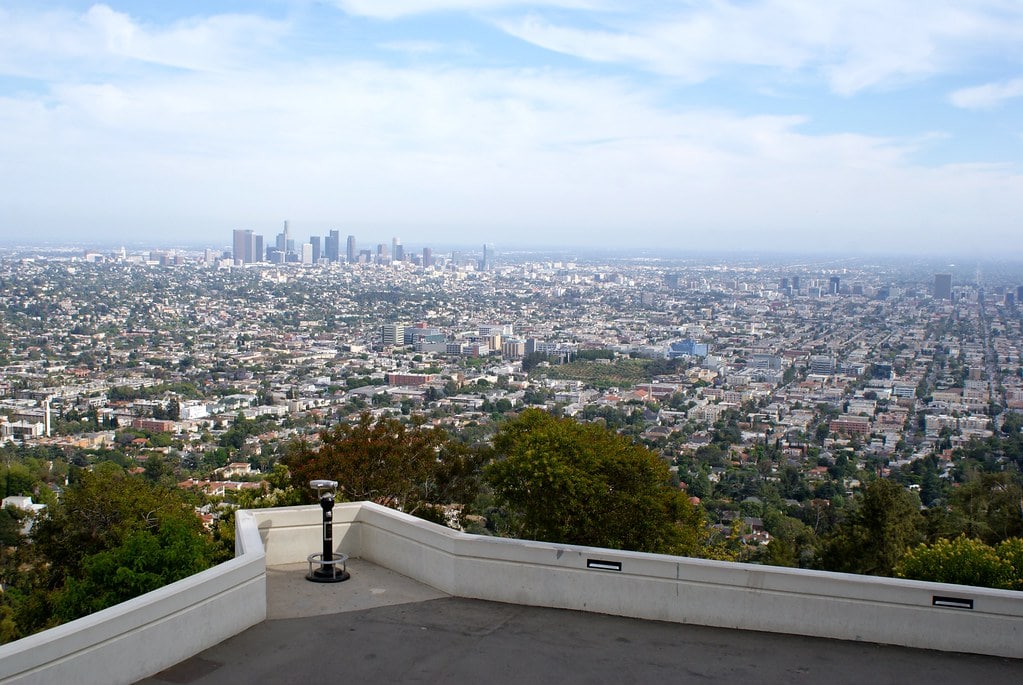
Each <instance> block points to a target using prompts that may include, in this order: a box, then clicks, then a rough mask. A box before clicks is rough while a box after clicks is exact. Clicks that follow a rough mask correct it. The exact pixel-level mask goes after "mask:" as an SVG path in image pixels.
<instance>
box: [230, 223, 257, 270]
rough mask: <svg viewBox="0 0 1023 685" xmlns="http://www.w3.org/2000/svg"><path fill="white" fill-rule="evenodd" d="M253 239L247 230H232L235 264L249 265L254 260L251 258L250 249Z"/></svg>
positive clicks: (250, 232)
mask: <svg viewBox="0 0 1023 685" xmlns="http://www.w3.org/2000/svg"><path fill="white" fill-rule="evenodd" d="M254 242H255V239H254V238H253V234H252V231H251V230H249V229H241V228H236V229H235V230H234V254H233V258H234V261H235V263H236V264H251V263H252V262H254V261H255V260H254V259H253V256H252V247H253V243H254Z"/></svg>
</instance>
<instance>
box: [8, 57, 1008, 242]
mask: <svg viewBox="0 0 1023 685" xmlns="http://www.w3.org/2000/svg"><path fill="white" fill-rule="evenodd" d="M49 98H50V100H52V101H48V102H45V103H44V102H43V101H42V100H41V99H40V100H34V99H32V98H29V97H27V96H26V97H22V98H18V99H8V100H4V101H0V150H3V151H4V156H5V159H9V160H17V163H16V164H10V165H5V167H4V168H3V169H2V170H0V185H2V186H3V187H4V188H5V193H4V199H2V200H0V209H2V210H3V213H4V214H5V215H7V216H9V217H12V218H13V219H18V218H19V217H23V218H24V220H25V221H28V222H30V223H43V222H49V223H54V222H57V223H60V221H61V220H62V217H75V218H74V219H73V220H72V223H73V225H75V226H78V227H79V228H81V230H99V228H98V227H99V226H103V227H105V228H108V229H109V228H114V227H120V228H121V229H122V230H125V231H127V230H129V227H133V226H136V225H139V226H144V227H147V228H148V229H150V230H152V231H157V230H158V231H160V232H162V233H165V234H179V235H180V234H182V233H183V232H184V231H185V230H187V229H188V227H200V228H203V229H205V230H204V232H203V233H202V234H201V235H195V236H193V237H208V236H209V235H210V234H211V232H212V233H213V234H215V233H216V231H224V235H225V236H226V235H228V233H227V230H228V228H229V227H236V226H237V225H239V224H244V225H250V226H251V227H253V228H257V229H259V230H263V229H262V228H261V224H260V223H259V222H260V221H265V220H267V218H268V217H269V218H271V221H270V224H271V225H273V223H274V222H276V220H277V219H278V218H281V217H283V216H284V215H288V216H289V217H290V218H291V219H293V220H294V221H295V223H296V226H299V225H302V226H305V227H308V230H309V231H310V232H311V233H315V232H316V231H317V230H324V229H325V228H326V227H328V225H329V224H332V223H334V222H338V223H341V224H342V225H346V226H352V227H358V226H361V227H363V229H362V230H361V231H359V232H360V234H364V233H365V232H366V231H368V230H369V228H367V227H372V226H387V227H389V228H386V229H381V230H383V231H384V232H385V233H386V232H387V231H391V230H397V231H400V232H401V234H402V235H403V236H404V237H406V240H407V241H409V242H414V241H416V240H419V241H422V240H434V241H439V240H443V239H448V240H452V239H456V238H460V239H463V240H464V239H466V237H467V236H472V237H473V238H475V237H478V236H480V235H484V236H485V237H487V238H488V239H491V238H494V237H500V238H501V240H502V242H503V243H505V244H509V243H514V242H522V243H530V242H532V243H545V242H546V243H551V242H559V241H560V242H581V241H590V242H599V243H608V242H611V241H618V242H620V241H621V234H622V233H623V232H624V233H627V234H628V236H629V238H628V239H629V240H630V241H633V242H637V243H644V242H645V243H646V244H653V243H656V242H662V243H666V244H670V245H672V246H674V247H684V246H686V245H695V244H696V243H698V242H700V241H702V242H703V243H708V244H709V242H710V241H712V240H716V241H717V242H718V243H719V244H720V243H721V241H722V240H725V241H726V242H728V243H729V244H731V243H733V242H734V243H735V244H743V245H746V246H754V247H764V246H768V245H770V246H774V247H778V248H783V247H808V246H809V247H814V246H818V247H819V246H821V245H824V244H832V245H833V244H834V240H836V239H838V237H840V236H842V235H855V236H856V241H855V242H856V243H857V244H858V245H861V246H862V245H867V244H868V243H869V241H880V242H879V243H878V244H879V246H881V248H882V249H883V248H884V246H892V245H898V244H899V243H900V242H901V243H905V244H906V245H908V244H909V243H911V242H913V241H916V242H919V241H921V240H923V239H924V238H923V235H922V234H921V233H920V227H921V226H923V223H921V222H924V223H926V230H927V231H928V233H927V239H928V240H931V241H933V242H934V243H935V244H937V245H942V246H948V245H953V244H955V241H957V240H958V234H959V231H961V229H962V226H963V225H969V224H960V223H958V221H959V220H964V221H965V220H967V218H968V217H970V212H973V211H977V210H978V209H979V208H981V207H983V208H984V212H985V216H989V217H992V216H993V217H1006V218H1005V219H1004V220H1003V219H1000V218H999V219H997V220H995V221H993V222H992V223H993V224H997V225H1001V223H1004V222H1005V221H1009V219H1008V217H1011V216H1018V215H1019V213H1020V212H1021V211H1023V199H1021V198H1023V179H1021V177H1020V176H1019V175H1013V174H1011V173H1009V172H1008V171H1007V170H1005V169H1000V168H988V167H983V168H975V167H961V168H954V167H948V168H941V169H925V168H919V167H916V166H914V165H913V164H911V163H910V156H911V154H912V153H913V152H914V150H915V146H916V145H919V144H926V141H924V142H922V143H921V142H919V141H909V142H907V141H898V140H893V139H882V138H875V137H868V136H861V135H850V134H841V135H809V134H806V133H804V132H802V126H803V124H804V123H805V119H804V118H803V117H797V116H785V117H778V116H740V115H736V114H734V113H730V112H728V111H724V110H709V109H690V110H683V111H667V110H665V109H663V108H661V107H660V106H659V105H658V104H657V102H656V99H657V98H656V94H655V93H650V92H647V91H644V90H641V89H637V88H635V87H633V86H630V85H629V84H628V83H626V82H624V81H621V80H615V79H606V78H592V77H586V76H582V75H580V74H576V73H559V72H553V71H549V70H492V71H484V70H468V69H452V68H446V69H440V68H434V69H422V70H417V69H395V68H386V67H382V66H378V65H372V64H366V63H362V64H326V63H324V64H320V65H318V66H310V67H308V68H306V69H304V70H301V71H295V70H293V69H290V68H288V67H287V65H284V66H282V67H281V68H280V69H276V70H262V71H260V72H259V73H234V74H221V73H217V72H185V73H182V74H179V75H178V76H177V77H176V78H173V79H163V80H159V81H152V80H144V79H143V80H137V81H130V82H128V81H126V82H121V83H116V84H113V83H111V84H105V85H85V84H82V85H66V86H62V87H60V88H57V89H55V90H54V91H53V93H52V94H50V96H49ZM54 197H59V198H61V202H60V203H56V204H55V203H53V202H52V198H54ZM303 219H304V220H305V221H304V223H303V221H302V220H303ZM971 221H972V220H971ZM89 222H93V223H92V227H91V228H90V227H89ZM250 222H251V223H250ZM316 222H321V224H320V225H317V224H316ZM431 224H433V226H432V227H431V228H426V226H429V225H431ZM211 227H212V228H211ZM335 227H336V226H335ZM265 230H268V231H269V230H271V229H270V228H267V229H265ZM301 230H303V231H304V230H306V228H302V229H301ZM445 231H447V233H446V234H445ZM720 232H724V234H722V235H727V236H730V237H728V238H727V239H725V238H722V235H719V233H720ZM224 239H225V240H226V238H224ZM906 245H902V247H905V246H906Z"/></svg>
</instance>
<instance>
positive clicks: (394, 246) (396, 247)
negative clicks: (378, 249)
mask: <svg viewBox="0 0 1023 685" xmlns="http://www.w3.org/2000/svg"><path fill="white" fill-rule="evenodd" d="M404 252H405V250H404V248H402V246H401V238H398V237H394V238H391V259H393V260H394V261H396V262H400V261H401V258H402V257H403V256H404ZM399 253H401V254H399Z"/></svg>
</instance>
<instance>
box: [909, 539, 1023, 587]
mask: <svg viewBox="0 0 1023 685" xmlns="http://www.w3.org/2000/svg"><path fill="white" fill-rule="evenodd" d="M1015 542H1016V545H1014V546H1013V545H1008V544H1007V545H1004V547H1003V548H1002V549H1004V552H1005V556H1003V555H1002V554H1000V551H1001V549H999V550H996V549H995V548H993V547H991V546H989V545H986V544H984V543H983V542H981V541H980V540H971V539H970V538H968V537H966V536H965V535H960V536H959V537H957V538H956V539H955V540H938V541H937V542H935V543H934V544H931V545H919V546H917V547H915V548H913V549H911V550H910V551H909V552H907V553H906V555H905V556H904V557H903V558H902V559H901V560H900V561H899V563H898V565H897V566H896V567H895V575H896V576H898V577H900V578H912V579H914V580H931V581H935V582H938V583H956V584H958V585H976V586H979V587H993V588H1003V589H1007V590H1014V589H1019V588H1021V587H1023V568H1014V567H1013V554H1012V552H1014V551H1016V550H1023V541H1021V540H1019V539H1018V538H1016V539H1015ZM1000 547H1001V546H1000Z"/></svg>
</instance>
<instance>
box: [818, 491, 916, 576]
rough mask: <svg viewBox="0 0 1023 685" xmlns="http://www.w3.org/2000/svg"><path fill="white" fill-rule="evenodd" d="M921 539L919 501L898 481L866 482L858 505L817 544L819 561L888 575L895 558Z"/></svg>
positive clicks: (827, 565)
mask: <svg viewBox="0 0 1023 685" xmlns="http://www.w3.org/2000/svg"><path fill="white" fill-rule="evenodd" d="M922 540H923V517H922V516H921V515H920V503H919V501H918V500H917V498H916V497H915V496H913V495H912V494H911V493H909V492H907V491H906V490H905V489H903V488H902V486H900V485H899V484H898V483H895V482H893V481H890V480H887V479H884V478H881V479H878V480H875V481H873V482H870V483H868V484H867V485H866V486H865V487H864V488H863V491H862V495H861V497H860V499H859V502H858V506H856V507H855V509H854V510H853V511H852V512H851V513H850V514H849V515H848V516H847V518H846V519H845V520H844V521H842V522H840V523H839V524H837V525H836V526H835V528H834V529H833V530H832V532H831V534H830V535H828V536H827V537H826V538H825V539H824V541H823V544H822V545H821V551H820V558H819V562H820V564H821V565H822V566H823V567H824V568H826V569H828V570H831V571H844V572H846V573H865V574H869V575H875V576H890V575H892V573H893V572H894V570H895V565H896V564H897V563H898V562H899V559H901V558H902V556H903V555H904V554H905V553H906V550H908V549H909V548H910V547H912V546H913V545H915V544H917V543H919V542H922Z"/></svg>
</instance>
